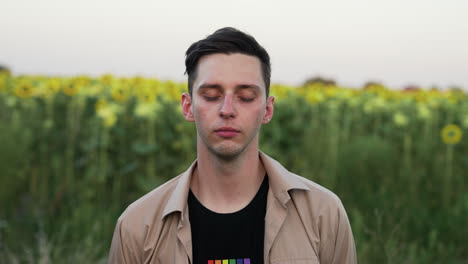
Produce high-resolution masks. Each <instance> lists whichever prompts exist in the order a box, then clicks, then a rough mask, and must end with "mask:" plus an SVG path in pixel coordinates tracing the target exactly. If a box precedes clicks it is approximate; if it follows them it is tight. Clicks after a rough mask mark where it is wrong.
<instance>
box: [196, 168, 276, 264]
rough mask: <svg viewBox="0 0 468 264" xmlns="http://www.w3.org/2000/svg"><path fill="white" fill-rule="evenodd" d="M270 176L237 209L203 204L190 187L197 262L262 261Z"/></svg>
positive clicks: (243, 263) (258, 263)
mask: <svg viewBox="0 0 468 264" xmlns="http://www.w3.org/2000/svg"><path fill="white" fill-rule="evenodd" d="M267 195H268V177H267V175H265V178H264V180H263V182H262V185H261V186H260V189H259V190H258V192H257V194H256V195H255V197H254V199H253V200H252V201H251V202H250V203H249V204H248V205H247V206H246V207H244V208H243V209H241V210H240V211H237V212H234V213H228V214H219V213H215V212H213V211H211V210H209V209H208V208H206V207H204V206H203V205H202V204H201V203H200V202H199V201H198V200H197V198H196V197H195V195H194V194H193V193H192V191H190V193H189V198H188V206H189V218H190V226H191V230H192V254H193V263H194V264H263V240H264V235H265V213H266V202H267Z"/></svg>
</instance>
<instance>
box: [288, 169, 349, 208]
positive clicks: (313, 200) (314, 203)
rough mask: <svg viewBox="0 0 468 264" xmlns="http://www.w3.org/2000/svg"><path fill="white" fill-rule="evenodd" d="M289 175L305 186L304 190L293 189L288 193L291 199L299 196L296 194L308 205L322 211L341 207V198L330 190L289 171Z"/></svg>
mask: <svg viewBox="0 0 468 264" xmlns="http://www.w3.org/2000/svg"><path fill="white" fill-rule="evenodd" d="M290 177H295V178H297V179H298V180H299V181H300V182H302V183H303V184H304V185H305V186H306V188H307V190H305V191H296V190H293V191H292V192H291V193H290V194H291V196H292V198H293V199H294V198H299V197H298V196H301V199H299V200H304V202H306V203H307V205H308V206H309V207H311V208H312V209H316V210H317V211H322V210H325V209H328V210H330V209H332V210H333V209H334V210H341V209H342V208H343V204H342V202H341V199H340V198H339V197H338V195H336V194H335V193H334V192H332V191H331V190H329V189H327V188H325V187H323V186H322V185H320V184H318V183H316V182H314V181H312V180H309V179H307V178H305V177H302V176H299V175H297V174H294V173H292V172H290Z"/></svg>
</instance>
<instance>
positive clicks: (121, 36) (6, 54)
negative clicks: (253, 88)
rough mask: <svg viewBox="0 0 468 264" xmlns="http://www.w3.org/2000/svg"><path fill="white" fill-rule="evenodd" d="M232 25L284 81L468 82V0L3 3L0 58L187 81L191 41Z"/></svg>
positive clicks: (40, 69)
mask: <svg viewBox="0 0 468 264" xmlns="http://www.w3.org/2000/svg"><path fill="white" fill-rule="evenodd" d="M224 26H234V27H237V28H239V29H241V30H244V31H246V32H248V33H250V34H251V35H253V36H254V37H255V38H256V39H257V41H258V42H259V43H260V44H261V45H263V46H264V47H265V48H266V49H267V51H268V52H269V53H270V56H271V59H272V80H273V82H275V83H285V84H291V85H297V84H300V83H302V82H303V81H304V80H305V79H307V78H308V77H311V76H317V75H321V76H323V77H327V78H334V79H335V80H337V81H338V83H340V84H343V85H347V86H354V87H357V86H361V85H362V84H363V83H365V82H367V81H369V80H375V81H380V82H383V83H384V84H386V85H388V86H391V87H394V88H401V87H403V86H405V85H410V84H417V85H422V86H425V87H429V86H433V85H436V86H439V87H442V88H445V87H447V86H452V85H458V86H462V87H464V88H465V89H467V88H468V1H466V0H392V1H379V0H352V1H350V0H347V1H336V0H335V1H333V0H320V1H312V0H311V1H293V0H290V1H284V0H283V1H272V0H270V1H267V0H256V1H240V0H237V1H221V0H217V1H208V0H195V1H179V0H170V1H158V0H151V1H149V0H148V1H143V0H133V1H119V0H80V1H67V0H60V1H58V0H55V1H54V0H41V1H38V0H0V64H3V65H6V66H8V67H10V68H11V69H12V70H13V72H14V73H15V74H24V73H27V74H47V75H77V74H87V75H92V76H97V75H100V74H104V73H113V74H116V75H119V76H134V75H137V74H138V75H143V76H147V77H158V78H162V79H172V80H177V81H184V80H185V76H184V75H183V72H184V71H185V67H184V53H185V51H186V49H187V48H188V46H189V45H190V44H191V43H192V42H194V41H197V40H199V39H201V38H204V37H205V36H207V35H208V34H210V33H212V32H213V31H215V30H216V29H218V28H220V27H224Z"/></svg>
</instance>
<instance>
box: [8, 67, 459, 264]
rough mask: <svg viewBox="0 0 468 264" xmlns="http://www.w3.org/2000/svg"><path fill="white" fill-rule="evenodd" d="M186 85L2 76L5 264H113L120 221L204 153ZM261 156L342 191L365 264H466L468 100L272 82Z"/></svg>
mask: <svg viewBox="0 0 468 264" xmlns="http://www.w3.org/2000/svg"><path fill="white" fill-rule="evenodd" d="M186 90H187V87H186V84H185V83H176V82H172V81H162V80H158V79H151V78H143V77H134V78H119V77H115V76H112V75H103V76H101V77H98V78H94V77H89V76H75V77H46V76H14V75H11V74H9V73H7V72H3V73H0V172H1V173H0V263H105V262H106V258H107V253H108V250H109V247H110V240H111V238H112V233H113V230H114V227H115V223H116V221H117V218H118V216H119V215H120V214H121V213H122V212H123V210H124V209H125V208H126V207H127V206H128V205H129V204H130V203H131V202H133V201H134V200H136V199H137V198H139V197H141V196H142V195H143V194H145V193H147V192H148V191H150V190H152V189H154V188H155V187H157V186H158V185H160V184H161V183H163V182H165V181H167V180H168V179H170V178H172V177H174V176H176V175H178V174H179V173H180V172H182V171H184V170H185V169H186V168H187V167H188V166H189V164H191V163H192V161H193V159H194V158H195V156H196V153H195V151H196V148H195V147H196V142H195V140H196V131H195V126H194V124H193V123H189V122H186V121H185V120H184V119H183V116H182V113H181V109H180V96H181V93H182V92H185V91H186ZM271 93H272V95H274V96H275V98H276V99H275V114H274V118H273V119H272V121H271V122H270V123H269V124H267V125H265V126H263V127H262V130H261V134H262V135H261V137H260V138H261V143H260V145H261V149H262V150H263V151H264V152H266V153H267V154H269V155H271V156H272V157H274V158H275V159H277V160H278V161H280V162H281V163H282V164H283V165H284V166H285V167H286V168H288V169H289V170H291V171H293V172H295V173H297V174H300V175H302V176H304V177H307V178H309V179H311V180H313V181H315V182H317V183H319V184H321V185H323V186H325V187H327V188H328V189H330V190H332V191H333V192H335V193H336V194H337V195H338V196H339V197H340V198H341V200H342V202H343V204H344V205H345V208H346V210H347V212H348V216H349V218H350V222H351V225H352V228H353V233H354V237H355V241H356V247H357V252H358V260H359V263H468V247H467V242H466V238H467V237H468V228H467V223H468V185H467V182H466V179H467V178H468V94H467V93H466V92H464V91H462V90H456V89H452V90H444V91H440V90H436V89H413V90H411V89H410V90H404V91H402V90H392V89H388V88H386V87H384V86H382V85H378V84H373V85H368V86H366V87H365V88H361V89H351V88H346V87H339V86H336V85H330V84H323V83H312V84H309V85H307V86H302V87H290V86H284V85H272V87H271Z"/></svg>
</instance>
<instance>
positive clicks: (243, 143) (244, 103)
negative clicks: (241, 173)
mask: <svg viewBox="0 0 468 264" xmlns="http://www.w3.org/2000/svg"><path fill="white" fill-rule="evenodd" d="M265 92H266V90H265V82H264V81H263V77H262V70H261V64H260V60H259V59H258V58H257V57H254V56H249V55H244V54H240V53H234V54H229V55H228V54H222V53H216V54H211V55H207V56H203V57H202V58H200V60H199V62H198V66H197V73H196V79H195V81H194V83H193V94H192V97H190V95H188V94H184V95H183V96H182V109H183V112H184V116H185V119H186V120H188V121H191V122H195V125H196V127H197V135H198V139H197V141H198V145H199V147H202V148H206V149H207V150H208V151H210V152H211V153H213V154H215V155H216V156H218V157H220V158H223V159H232V158H235V157H237V156H238V155H239V154H241V153H242V152H243V151H244V150H246V149H247V148H249V147H251V148H255V149H257V148H258V132H259V130H260V126H261V124H266V123H268V122H269V121H270V119H271V118H272V116H273V101H274V98H273V97H272V96H270V97H269V98H266V94H265ZM200 144H202V145H200Z"/></svg>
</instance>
